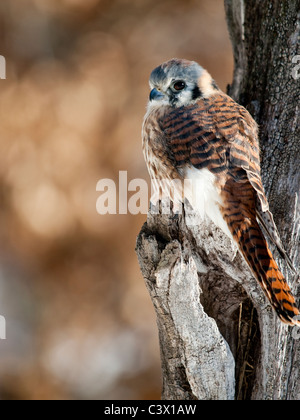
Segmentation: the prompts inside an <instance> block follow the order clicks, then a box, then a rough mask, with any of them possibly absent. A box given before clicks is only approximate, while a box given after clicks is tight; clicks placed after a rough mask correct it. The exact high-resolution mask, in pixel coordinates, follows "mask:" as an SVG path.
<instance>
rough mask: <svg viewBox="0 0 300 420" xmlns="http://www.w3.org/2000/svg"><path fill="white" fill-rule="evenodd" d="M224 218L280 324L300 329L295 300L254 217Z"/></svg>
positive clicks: (229, 216) (250, 215)
mask: <svg viewBox="0 0 300 420" xmlns="http://www.w3.org/2000/svg"><path fill="white" fill-rule="evenodd" d="M243 213H245V211H243ZM224 216H225V217H224V218H225V220H226V222H227V224H228V227H229V229H230V231H231V233H232V235H233V237H234V239H235V240H236V242H237V243H238V245H239V249H240V251H241V252H242V254H243V256H244V258H245V260H246V262H247V263H248V265H249V267H250V268H251V270H252V272H253V273H254V275H255V277H256V279H257V280H258V282H259V283H260V285H261V287H262V288H263V290H264V292H265V294H266V296H267V297H268V299H269V301H270V303H271V305H272V306H273V308H274V309H275V311H276V312H277V314H278V316H279V318H280V319H281V321H282V322H284V323H286V324H289V325H298V326H300V317H298V315H299V314H300V312H299V309H298V308H297V305H296V302H295V298H294V296H293V294H292V292H291V290H290V288H289V285H288V284H287V282H286V280H285V278H284V276H283V275H282V273H281V272H280V270H279V268H278V265H277V264H276V261H275V260H274V258H273V256H272V253H271V251H270V249H269V247H268V244H267V241H266V239H265V237H264V235H263V233H262V231H261V229H260V227H259V224H258V223H257V221H256V218H255V216H254V215H253V214H251V213H250V212H249V213H248V214H246V215H245V214H243V215H242V214H241V213H239V215H235V214H231V215H228V214H227V215H224ZM296 317H297V318H298V319H297V318H296Z"/></svg>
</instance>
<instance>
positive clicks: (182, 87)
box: [149, 58, 219, 107]
mask: <svg viewBox="0 0 300 420" xmlns="http://www.w3.org/2000/svg"><path fill="white" fill-rule="evenodd" d="M149 84H150V89H151V92H150V97H149V100H150V103H149V105H155V104H165V105H171V106H173V107H180V106H186V105H190V104H192V103H193V102H195V101H197V100H199V99H201V98H207V97H209V96H210V95H213V94H214V93H217V92H218V91H219V89H218V87H217V85H216V83H215V82H214V80H213V79H212V77H211V76H210V74H209V73H208V72H207V71H206V70H204V69H203V68H202V67H201V66H200V65H199V64H197V63H196V62H194V61H188V60H180V59H177V58H174V59H172V60H170V61H167V62H165V63H163V64H161V65H160V66H158V67H157V68H156V69H154V70H153V71H152V73H151V76H150V80H149Z"/></svg>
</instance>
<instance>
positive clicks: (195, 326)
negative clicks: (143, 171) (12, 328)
mask: <svg viewBox="0 0 300 420" xmlns="http://www.w3.org/2000/svg"><path fill="white" fill-rule="evenodd" d="M225 7H226V13H227V17H228V25H229V30H230V34H231V37H232V42H233V49H234V56H235V75H234V81H233V84H232V86H231V87H229V93H230V94H231V96H233V97H234V99H236V100H237V101H238V102H239V103H241V104H243V105H244V106H246V107H247V108H248V110H249V111H250V112H251V113H252V115H253V116H254V117H255V119H256V121H257V122H258V123H259V124H260V140H261V149H262V174H263V180H264V185H265V187H266V192H267V195H268V197H269V201H270V206H271V210H272V211H273V213H274V216H275V220H276V222H277V225H278V227H279V231H280V233H281V236H282V239H283V242H284V243H285V245H286V247H287V249H288V251H289V253H290V255H291V257H292V259H293V261H294V264H295V266H296V267H299V258H300V253H299V230H300V220H299V219H300V215H299V201H297V200H298V194H299V185H300V170H299V168H300V141H299V138H300V136H299V134H300V133H299V116H298V115H299V109H298V107H299V99H300V86H299V83H300V80H296V79H297V78H296V79H295V71H293V69H294V67H295V66H296V64H295V61H294V62H293V57H295V56H296V55H297V54H299V55H300V51H299V27H300V0H291V1H286V0H283V1H279V0H274V1H272V2H265V1H262V0H247V1H243V0H226V1H225ZM293 76H294V77H293ZM296 76H297V74H296ZM137 254H138V258H139V262H140V266H141V270H142V273H143V276H144V278H145V281H146V285H147V287H148V290H149V293H150V296H151V298H152V301H153V304H154V307H155V310H156V314H157V324H158V330H159V337H160V346H161V359H162V372H163V394H162V397H163V398H164V399H195V398H197V399H234V398H236V399H273V400H280V399H294V400H297V399H300V340H297V339H295V338H293V337H292V329H291V328H289V327H287V326H285V325H283V324H281V323H280V321H278V319H277V317H276V315H275V314H274V312H273V311H272V309H271V308H270V305H269V304H268V302H267V300H266V299H265V297H264V295H263V293H262V291H261V289H260V287H259V285H258V284H257V282H256V280H255V279H254V278H253V276H252V275H251V273H250V271H249V269H248V267H247V266H246V264H245V262H244V261H243V259H242V258H241V256H240V254H239V253H236V250H235V249H233V248H232V244H231V243H230V241H229V240H228V239H227V238H226V237H224V235H223V234H222V232H221V231H219V230H218V229H217V228H216V227H214V226H213V225H212V224H210V223H208V222H206V221H203V220H198V219H197V216H196V215H195V214H194V213H193V211H192V210H191V209H190V207H189V206H186V207H185V210H184V214H183V215H182V216H179V217H174V216H168V215H163V214H152V213H151V212H149V214H148V218H147V222H146V223H145V225H144V227H143V228H142V231H141V232H140V235H139V237H138V241H137ZM277 260H278V258H277ZM279 262H280V261H279ZM281 268H282V270H283V272H284V274H285V275H286V277H287V279H288V281H289V283H290V285H291V286H292V289H293V291H294V293H295V294H296V295H297V285H298V283H297V279H296V278H295V276H293V275H292V274H291V273H290V272H288V271H287V270H286V268H285V266H284V264H281ZM298 296H299V293H298ZM298 336H299V335H298ZM298 336H297V334H295V332H294V337H296V338H298Z"/></svg>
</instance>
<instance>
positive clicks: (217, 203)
mask: <svg viewBox="0 0 300 420" xmlns="http://www.w3.org/2000/svg"><path fill="white" fill-rule="evenodd" d="M150 88H151V93H150V98H149V103H148V108H147V112H146V115H145V120H144V124H143V151H144V156H145V160H146V163H147V166H148V170H149V173H150V176H151V178H152V179H153V180H154V181H156V182H157V181H163V180H174V179H179V180H181V181H183V180H185V179H191V180H196V181H197V182H196V184H195V185H196V186H197V189H198V191H197V193H198V194H197V198H196V201H195V203H196V204H194V205H195V206H196V210H197V211H198V212H199V213H200V214H201V216H202V217H208V218H210V219H211V220H212V222H213V223H215V225H217V226H218V227H219V228H221V229H222V230H223V231H224V232H225V233H226V234H227V235H228V236H229V237H230V239H233V240H234V241H236V242H237V244H238V248H239V250H240V252H241V253H242V255H243V256H244V258H245V260H246V262H247V264H248V265H249V267H250V269H251V270H252V273H253V274H254V276H255V278H256V279H257V280H258V282H259V283H260V285H261V287H262V289H263V291H264V292H265V294H266V296H267V297H268V299H269V300H270V302H271V305H272V306H273V308H274V309H275V311H276V312H277V314H278V316H279V318H280V319H281V321H283V322H284V323H286V324H289V325H300V322H299V321H297V320H296V319H295V317H296V316H297V315H299V310H298V308H297V306H296V303H295V299H294V297H293V295H292V293H291V290H290V288H289V286H288V284H287V282H286V280H285V278H284V276H283V275H282V273H281V272H280V270H279V268H278V265H277V264H276V262H275V260H274V258H273V256H272V253H271V251H270V249H269V247H268V244H267V241H266V238H265V236H264V233H263V231H262V229H261V227H260V225H261V226H263V228H264V231H265V232H266V234H267V236H268V238H269V239H270V240H271V241H272V242H273V243H274V244H275V245H276V246H277V249H278V250H279V252H280V254H281V255H282V256H283V257H284V258H285V259H286V261H287V263H288V264H289V266H290V267H291V268H292V263H291V261H290V259H289V258H288V256H287V254H286V252H285V250H284V248H283V245H282V243H281V240H280V237H279V233H278V231H277V228H276V226H275V223H274V220H273V216H272V213H271V212H270V210H269V204H268V201H267V198H266V195H265V192H264V187H263V185H262V180H261V171H260V151H259V143H258V126H257V124H256V122H255V121H254V120H253V118H252V117H251V116H250V114H249V113H248V111H247V110H246V109H245V108H244V107H242V106H240V105H238V104H237V103H236V102H235V101H234V100H233V99H231V98H230V97H229V96H227V95H226V94H225V93H223V92H222V91H221V90H220V89H219V88H218V86H217V84H216V83H215V81H214V80H213V79H212V77H211V76H210V74H209V73H208V72H207V71H206V70H204V69H203V68H202V67H201V66H200V65H199V64H197V63H196V62H193V61H187V60H179V59H172V60H170V61H167V62H165V63H163V64H161V65H160V66H159V67H157V68H156V69H154V70H153V72H152V73H151V76H150ZM258 222H259V223H260V225H259V223H258Z"/></svg>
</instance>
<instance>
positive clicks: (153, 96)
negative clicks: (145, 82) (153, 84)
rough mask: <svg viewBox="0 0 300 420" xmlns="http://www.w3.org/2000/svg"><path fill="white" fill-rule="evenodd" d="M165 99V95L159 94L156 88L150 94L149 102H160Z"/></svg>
mask: <svg viewBox="0 0 300 420" xmlns="http://www.w3.org/2000/svg"><path fill="white" fill-rule="evenodd" d="M164 97H165V95H164V94H163V93H161V92H159V90H157V89H155V88H154V89H152V90H151V92H150V96H149V100H150V101H153V100H156V101H160V100H162V99H163V98H164Z"/></svg>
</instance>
